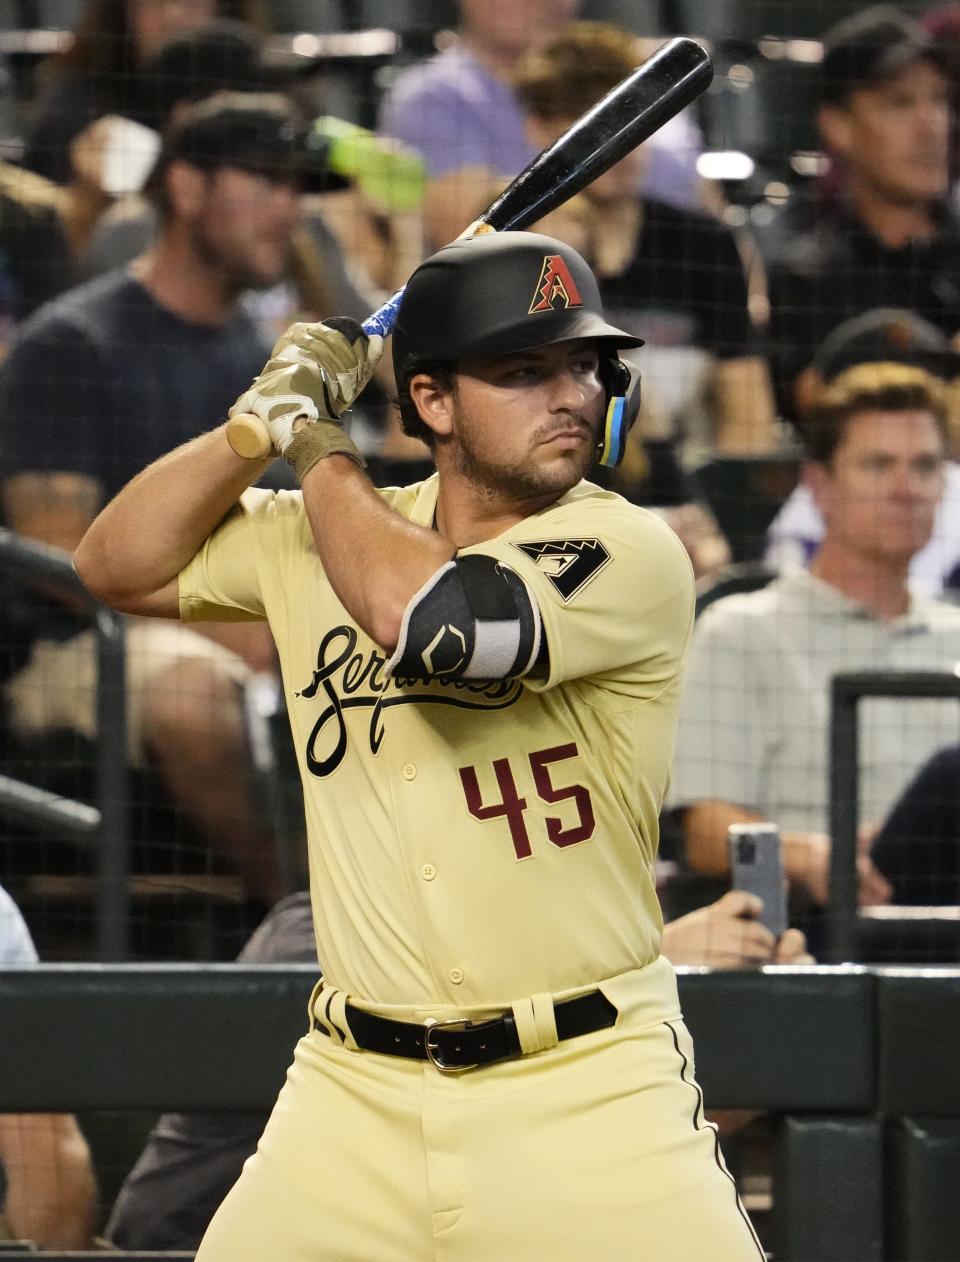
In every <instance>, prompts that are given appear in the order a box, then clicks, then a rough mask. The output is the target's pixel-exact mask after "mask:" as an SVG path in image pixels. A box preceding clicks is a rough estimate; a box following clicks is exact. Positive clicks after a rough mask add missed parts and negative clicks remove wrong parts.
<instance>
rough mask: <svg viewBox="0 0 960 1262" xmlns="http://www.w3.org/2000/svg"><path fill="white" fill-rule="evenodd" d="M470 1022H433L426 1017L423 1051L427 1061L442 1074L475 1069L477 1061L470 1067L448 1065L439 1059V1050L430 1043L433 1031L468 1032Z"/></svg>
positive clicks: (459, 1072)
mask: <svg viewBox="0 0 960 1262" xmlns="http://www.w3.org/2000/svg"><path fill="white" fill-rule="evenodd" d="M472 1024H473V1022H472V1021H434V1020H433V1018H432V1017H428V1019H427V1022H426V1025H425V1026H424V1030H423V1050H424V1051H425V1052H426V1053H427V1060H428V1061H429V1062H430V1064H431V1065H434V1066H435V1067H436V1068H437V1069H439V1070H440V1072H441V1073H442V1074H462V1073H465V1072H466V1071H467V1070H468V1069H476V1068H477V1065H478V1064H479V1063H480V1062H479V1061H475V1062H474V1063H473V1064H472V1065H448V1064H446V1062H445V1061H443V1060H441V1058H440V1049H439V1048H438V1047H437V1046H436V1045H435V1044H434V1043H433V1042H432V1041H431V1040H432V1039H433V1035H434V1031H436V1030H468V1029H469V1028H470V1027H471V1025H472Z"/></svg>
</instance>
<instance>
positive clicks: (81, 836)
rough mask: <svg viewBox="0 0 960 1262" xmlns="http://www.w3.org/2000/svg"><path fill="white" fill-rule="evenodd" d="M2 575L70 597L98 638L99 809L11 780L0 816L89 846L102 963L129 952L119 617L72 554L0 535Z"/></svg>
mask: <svg viewBox="0 0 960 1262" xmlns="http://www.w3.org/2000/svg"><path fill="white" fill-rule="evenodd" d="M0 571H3V572H4V573H6V574H10V575H12V576H13V577H14V578H17V579H19V580H22V581H23V582H26V583H30V582H33V583H35V582H37V581H38V580H39V581H42V582H43V584H44V585H45V587H47V588H53V589H55V590H56V591H57V592H58V593H59V594H62V595H63V596H64V597H65V598H66V599H68V600H69V601H70V602H71V604H72V605H73V606H74V607H76V608H77V610H78V611H79V612H80V613H81V614H82V615H83V616H85V617H86V618H87V619H88V620H89V621H90V623H91V625H92V626H93V629H94V632H95V633H96V639H97V707H96V709H97V737H96V742H95V750H94V769H95V783H96V788H95V805H93V806H90V805H88V804H86V803H83V802H76V801H72V800H71V799H69V798H65V797H61V796H59V795H58V794H55V793H50V792H48V791H46V790H44V789H40V788H37V787H36V786H34V785H31V784H28V783H26V782H24V781H21V780H18V779H14V778H12V777H9V776H0V810H2V811H4V812H5V813H6V814H7V815H8V816H11V817H14V818H18V819H24V820H27V821H28V822H30V823H36V824H41V825H43V826H45V827H50V828H53V829H56V830H58V831H60V832H61V833H63V834H65V835H66V836H68V837H70V838H72V839H75V840H81V841H86V842H89V843H90V845H91V846H92V848H93V851H94V862H95V870H96V878H97V896H96V942H97V957H98V959H100V960H101V961H103V962H104V963H108V962H113V961H119V960H124V959H127V958H128V957H129V954H130V896H129V889H128V878H129V875H130V858H129V846H128V838H127V829H128V826H129V815H130V810H129V807H130V791H129V783H128V776H127V715H126V700H125V698H126V651H125V623H124V619H123V617H122V615H120V614H118V613H115V612H114V611H113V610H112V609H108V608H106V606H105V605H102V604H100V602H99V601H97V600H94V598H93V597H92V596H91V595H90V594H89V592H88V591H87V589H86V588H85V587H84V586H83V584H82V583H81V582H80V579H79V578H78V577H77V574H76V571H75V570H74V568H73V563H72V561H71V559H70V556H69V554H68V553H67V552H64V551H63V550H62V549H60V548H51V547H47V546H46V545H44V544H39V543H35V542H34V541H33V540H30V539H25V538H22V537H21V536H20V535H17V534H16V533H15V532H14V531H12V530H4V529H0Z"/></svg>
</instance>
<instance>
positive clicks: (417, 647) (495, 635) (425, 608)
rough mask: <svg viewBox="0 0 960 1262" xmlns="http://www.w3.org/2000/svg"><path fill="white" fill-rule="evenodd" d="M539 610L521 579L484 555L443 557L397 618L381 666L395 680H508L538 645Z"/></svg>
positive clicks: (529, 661) (524, 668)
mask: <svg viewBox="0 0 960 1262" xmlns="http://www.w3.org/2000/svg"><path fill="white" fill-rule="evenodd" d="M541 635H542V632H541V626H540V610H539V608H538V607H537V602H536V600H535V599H534V596H533V593H532V592H531V591H530V589H529V588H528V587H527V585H526V583H524V581H523V579H522V578H520V576H519V575H518V574H517V573H515V572H514V571H513V570H511V569H509V568H508V567H507V566H506V565H503V564H502V563H501V562H499V561H497V560H495V559H494V558H493V557H490V556H483V555H482V554H481V555H471V556H463V557H459V558H457V559H456V560H454V561H448V562H447V564H446V565H445V566H443V568H442V569H440V570H438V571H437V573H436V574H434V575H433V577H432V578H431V579H430V581H429V583H427V584H426V586H425V587H422V588H421V589H420V591H419V592H417V594H416V596H414V598H413V600H411V602H410V604H409V605H408V606H407V609H406V612H405V613H404V615H403V625H402V626H401V628H400V641H399V643H398V644H397V648H396V652H395V653H394V654H393V656H392V657H391V658H390V661H389V662H388V663H387V673H388V674H389V675H392V676H393V677H394V678H399V679H451V680H452V679H477V680H484V679H513V678H517V677H519V676H521V675H525V674H526V673H527V672H528V671H529V670H530V669H531V667H532V666H533V664H534V663H535V662H536V661H537V658H538V656H539V654H540V647H541Z"/></svg>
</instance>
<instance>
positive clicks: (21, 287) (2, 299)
mask: <svg viewBox="0 0 960 1262" xmlns="http://www.w3.org/2000/svg"><path fill="white" fill-rule="evenodd" d="M74 279H75V270H74V262H73V256H72V254H71V251H70V245H69V242H68V240H67V236H66V232H65V231H64V224H63V219H62V192H61V190H60V189H59V188H57V186H56V185H55V184H52V183H50V181H49V180H45V179H43V178H42V177H41V176H39V175H34V174H33V173H32V172H30V171H24V170H22V169H21V168H20V167H17V166H14V165H13V164H12V163H9V162H2V161H0V359H2V357H3V355H4V354H6V350H7V347H8V345H9V343H10V338H11V337H12V335H13V331H14V329H15V328H16V326H17V325H18V324H19V323H20V321H21V320H23V319H24V318H25V317H26V316H28V315H30V313H31V312H32V311H33V310H35V309H36V308H37V307H39V306H40V304H41V303H43V302H46V301H47V299H48V298H53V297H54V296H55V295H56V294H59V293H60V292H62V290H64V289H68V288H69V287H70V285H72V284H73V282H74Z"/></svg>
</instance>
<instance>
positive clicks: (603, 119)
mask: <svg viewBox="0 0 960 1262" xmlns="http://www.w3.org/2000/svg"><path fill="white" fill-rule="evenodd" d="M521 2H522V0H518V3H521ZM712 79H713V65H712V63H711V61H710V55H709V54H708V53H707V51H706V49H704V48H702V47H701V46H700V45H699V44H698V43H696V42H695V41H694V40H692V39H686V38H684V37H682V36H678V37H677V38H676V39H671V40H668V41H667V43H665V44H664V45H663V46H662V47H661V48H658V49H657V51H656V52H655V53H654V54H653V56H652V57H650V58H648V60H647V61H645V62H644V63H643V64H642V65H640V66H638V67H637V68H636V70H633V71H631V73H630V74H628V75H627V77H626V78H625V79H624V80H623V81H622V82H621V83H618V84H617V86H616V87H615V88H612V89H611V91H609V92H608V93H607V95H606V96H605V97H604V98H603V99H602V100H600V101H598V102H597V103H596V105H594V106H592V107H591V108H590V109H589V110H587V112H586V113H585V114H582V115H581V116H580V118H578V119H577V121H576V122H575V123H573V124H571V126H570V127H568V128H567V130H566V131H565V132H564V133H563V135H562V136H560V137H559V138H558V139H557V140H555V141H554V143H553V144H552V145H550V147H549V148H548V149H544V150H543V152H542V153H540V154H538V155H537V157H535V158H534V159H533V161H532V162H531V163H530V164H529V165H528V166H526V167H525V168H524V169H523V170H522V171H521V172H520V174H519V175H518V176H517V177H516V178H515V179H513V180H511V182H510V183H509V184H508V185H507V187H506V188H505V189H504V190H503V192H502V193H501V194H500V195H499V197H497V199H496V200H495V201H494V202H492V203H491V205H490V206H488V207H487V209H486V210H485V211H484V212H483V214H482V215H481V216H480V218H479V219H478V220H477V221H476V224H475V225H472V226H474V227H476V226H480V225H485V226H486V227H487V228H488V229H493V230H495V231H497V232H507V231H515V230H518V229H521V228H527V227H529V226H530V224H532V223H536V222H537V220H539V219H543V218H544V217H545V216H546V215H547V214H549V213H550V211H552V210H556V208H557V207H558V206H562V205H563V203H564V202H567V201H569V200H570V198H571V197H573V196H574V195H575V194H576V193H579V192H580V191H581V190H582V189H584V188H586V186H587V185H588V184H590V183H592V182H593V181H594V180H595V179H596V178H597V176H598V175H602V174H603V172H604V171H607V170H609V168H610V167H612V166H613V165H614V164H615V163H617V162H619V161H620V159H621V158H625V157H626V155H627V154H628V153H630V151H631V150H632V149H636V147H637V146H638V145H640V144H642V143H643V142H644V141H645V140H647V139H648V138H649V137H650V136H652V135H653V133H654V132H655V131H657V130H658V129H659V128H661V127H662V126H663V124H664V123H666V122H668V121H669V120H670V119H671V118H673V116H674V115H675V114H678V113H679V112H680V110H682V109H683V108H684V106H686V105H689V104H690V103H691V101H694V100H696V98H697V97H698V96H699V95H700V93H701V92H704V91H705V90H706V89H707V88H708V87H709V86H710V82H711V80H712ZM402 297H403V290H402V289H400V290H398V291H397V293H395V294H394V295H393V297H392V298H389V299H388V300H387V302H385V303H384V304H383V306H382V307H380V309H379V310H378V311H375V312H374V314H373V315H371V316H369V317H368V318H367V319H366V320H364V322H363V328H364V331H365V332H366V333H376V334H379V335H380V336H381V337H386V336H387V335H388V334H389V333H390V331H391V329H392V328H393V325H394V322H395V320H396V318H397V311H398V309H399V306H400V300H401V299H402ZM227 437H228V439H229V442H230V445H231V446H232V447H233V449H234V451H236V452H237V453H238V454H239V455H242V456H247V457H248V458H249V459H259V458H261V457H263V456H266V455H268V454H269V452H270V447H271V443H270V436H269V433H268V431H267V428H266V426H265V425H264V423H263V422H262V421H261V420H260V418H259V417H257V416H253V415H251V414H249V413H245V414H242V415H239V416H235V417H232V418H231V420H230V421H229V422H228V423H227Z"/></svg>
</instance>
